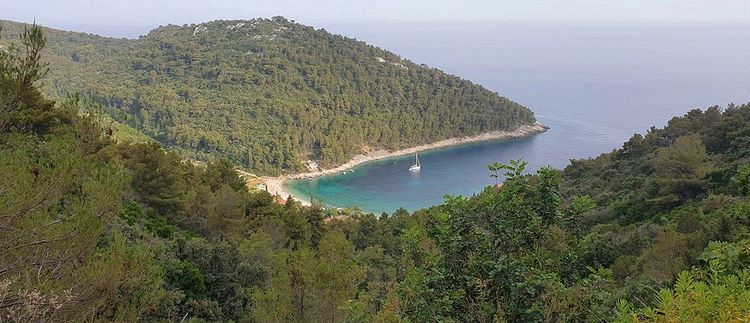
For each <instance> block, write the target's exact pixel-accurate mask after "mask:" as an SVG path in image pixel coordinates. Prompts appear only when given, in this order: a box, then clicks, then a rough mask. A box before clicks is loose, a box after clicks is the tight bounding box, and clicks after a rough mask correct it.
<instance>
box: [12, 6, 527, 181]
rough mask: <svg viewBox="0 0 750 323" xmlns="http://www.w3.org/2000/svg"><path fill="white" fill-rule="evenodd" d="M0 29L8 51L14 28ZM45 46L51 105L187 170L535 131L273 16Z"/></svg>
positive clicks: (410, 71)
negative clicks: (88, 116) (175, 155)
mask: <svg viewBox="0 0 750 323" xmlns="http://www.w3.org/2000/svg"><path fill="white" fill-rule="evenodd" d="M3 24H4V25H5V27H6V32H5V33H4V34H3V35H4V38H5V39H6V40H8V41H10V40H12V39H14V38H16V35H17V34H18V33H19V32H20V31H21V30H22V29H23V28H24V25H22V24H18V23H12V22H3ZM47 35H48V43H49V47H48V48H49V50H48V51H47V52H46V53H47V55H46V57H47V58H48V61H49V62H50V66H52V67H53V69H52V72H51V73H50V75H49V78H48V81H47V82H46V83H47V89H48V91H49V93H51V94H55V95H65V94H68V93H82V94H84V95H86V96H87V97H89V98H91V99H92V100H93V101H95V102H97V103H98V104H101V105H103V106H104V107H105V110H106V111H108V112H109V113H110V114H111V115H112V116H113V117H114V118H115V119H117V120H118V121H121V122H123V123H127V124H128V125H130V126H132V127H134V128H136V129H138V130H140V131H142V132H143V133H145V134H146V135H148V136H150V137H151V138H154V139H155V140H157V141H158V142H160V143H162V144H163V145H165V146H167V147H171V148H175V149H177V150H178V151H180V152H181V153H182V155H183V156H184V157H189V158H194V159H199V160H207V159H209V157H210V156H223V157H227V158H229V159H230V160H232V161H233V162H235V163H236V164H238V165H241V166H243V167H244V168H247V169H249V170H252V171H255V172H258V173H265V174H273V173H278V172H279V171H281V170H287V171H296V170H300V169H302V163H301V162H302V161H304V160H307V159H314V160H319V161H321V163H322V165H324V166H330V165H333V164H342V163H344V162H346V161H347V160H348V159H349V158H351V157H352V156H353V155H356V154H359V153H361V152H362V149H363V147H369V148H374V149H377V148H384V149H397V148H404V147H409V146H415V145H419V144H426V143H431V142H435V141H439V140H442V139H447V138H451V137H460V136H467V135H476V134H479V133H482V132H488V131H492V130H513V129H515V128H517V127H518V126H521V125H525V124H531V123H533V122H534V121H535V119H534V114H533V112H531V111H530V110H529V109H527V108H525V107H523V106H521V105H519V104H517V103H515V102H512V101H510V100H508V99H506V98H503V97H500V96H499V95H498V94H496V93H494V92H492V91H489V90H487V89H485V88H483V87H481V86H479V85H476V84H473V83H471V82H469V81H466V80H463V79H460V78H458V77H456V76H452V75H449V74H446V73H444V72H442V71H440V70H438V69H434V68H428V67H427V66H423V65H418V64H415V63H412V62H409V61H407V60H402V59H401V58H400V57H399V56H397V55H396V54H393V53H391V52H388V51H385V50H382V49H380V48H377V47H374V46H370V45H367V44H365V43H363V42H360V41H356V40H354V39H350V38H346V37H343V36H339V35H333V34H330V33H328V32H326V31H325V30H322V29H321V30H316V29H314V28H312V27H308V26H304V25H300V24H297V23H294V22H291V21H288V20H286V19H284V18H281V17H275V18H273V19H270V20H269V19H253V20H242V21H240V20H237V21H214V22H208V23H202V24H197V25H183V26H175V25H169V26H163V27H159V28H157V29H154V30H152V31H151V32H150V33H148V35H145V36H142V37H140V38H139V39H136V40H127V39H113V38H107V37H100V36H95V35H89V34H82V33H74V32H64V31H58V30H47ZM122 112H124V114H123V113H122Z"/></svg>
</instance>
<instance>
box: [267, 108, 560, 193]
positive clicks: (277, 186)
mask: <svg viewBox="0 0 750 323" xmlns="http://www.w3.org/2000/svg"><path fill="white" fill-rule="evenodd" d="M547 129H548V128H547V127H546V126H544V125H542V124H541V123H538V122H537V123H535V124H533V125H525V126H521V127H518V128H517V129H516V130H513V131H492V132H487V133H483V134H480V135H476V136H469V137H460V138H450V139H446V140H441V141H438V142H434V143H431V144H426V145H421V146H416V147H411V148H406V149H400V150H396V151H387V150H377V151H373V152H370V153H369V154H366V155H365V154H362V155H356V156H354V157H353V158H352V159H351V160H349V161H348V162H347V163H345V164H343V165H340V166H338V167H334V168H329V169H322V170H319V171H314V172H305V173H297V174H289V175H282V176H276V177H262V178H261V179H262V181H263V182H264V183H265V184H266V187H267V188H268V192H269V193H271V194H277V195H279V196H281V197H282V198H284V199H287V198H289V196H292V197H293V198H294V199H296V200H297V201H300V202H301V203H302V204H303V205H309V204H310V202H309V201H305V200H303V199H300V197H297V196H294V195H293V194H290V193H289V192H288V191H287V190H286V188H285V187H284V181H286V180H288V179H302V178H314V177H318V176H325V175H331V174H337V173H340V172H343V171H347V170H349V169H351V168H353V167H356V166H359V165H361V164H364V163H367V162H371V161H375V160H380V159H386V158H391V157H397V156H403V155H410V154H414V153H417V152H421V151H425V150H433V149H438V148H444V147H450V146H456V145H461V144H467V143H474V142H482V141H489V140H499V139H513V138H521V137H527V136H531V135H535V134H538V133H542V132H545V131H547Z"/></svg>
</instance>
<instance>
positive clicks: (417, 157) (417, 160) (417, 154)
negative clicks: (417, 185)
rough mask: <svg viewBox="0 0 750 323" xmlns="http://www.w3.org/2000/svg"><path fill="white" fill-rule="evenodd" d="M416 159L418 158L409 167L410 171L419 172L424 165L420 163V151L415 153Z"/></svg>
mask: <svg viewBox="0 0 750 323" xmlns="http://www.w3.org/2000/svg"><path fill="white" fill-rule="evenodd" d="M414 159H415V160H416V163H415V164H414V165H411V167H409V171H411V172H418V171H420V170H421V169H422V165H421V164H420V163H419V153H416V154H414Z"/></svg>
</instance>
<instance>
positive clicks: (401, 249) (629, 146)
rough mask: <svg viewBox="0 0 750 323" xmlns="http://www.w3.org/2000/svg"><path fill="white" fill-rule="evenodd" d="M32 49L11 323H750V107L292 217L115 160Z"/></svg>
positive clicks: (4, 101) (6, 251)
mask: <svg viewBox="0 0 750 323" xmlns="http://www.w3.org/2000/svg"><path fill="white" fill-rule="evenodd" d="M21 39H22V42H21V46H19V47H8V48H6V49H5V50H4V51H0V112H2V113H0V174H2V175H3V176H0V246H1V248H0V320H3V321H15V322H38V321H41V322H44V321H55V322H57V321H59V322H70V321H96V322H99V321H106V322H112V321H126V322H136V321H149V322H152V321H153V322H176V321H186V322H215V321H233V322H344V321H345V322H372V321H375V322H403V321H406V322H434V321H443V322H503V321H510V322H543V321H544V322H568V321H570V322H580V321H616V322H678V321H689V322H741V321H744V320H746V319H747V318H748V317H750V271H748V268H750V230H749V229H750V196H749V195H750V140H748V138H750V105H741V106H729V107H727V108H725V109H721V108H718V107H711V108H708V109H706V110H705V111H701V110H693V111H690V112H689V113H687V114H686V115H685V116H682V117H677V118H674V119H673V120H671V121H670V122H669V124H668V125H667V126H666V127H665V128H663V129H656V128H652V129H650V130H649V131H648V133H647V134H646V135H635V136H633V138H631V139H630V140H629V141H628V142H626V143H624V145H623V147H622V148H620V149H618V150H616V151H613V152H611V153H606V154H603V155H601V156H599V157H597V158H593V159H587V160H576V161H572V163H571V165H570V166H568V167H566V168H565V169H564V170H562V171H560V170H555V169H552V168H542V169H540V170H538V171H537V172H536V173H535V174H529V173H528V172H527V171H525V165H526V164H525V163H524V162H522V161H510V162H509V163H507V164H503V163H496V164H492V165H490V169H491V170H492V172H488V176H494V175H496V174H499V173H503V172H504V173H505V174H504V176H505V182H504V183H503V185H502V186H490V187H487V188H485V189H484V190H483V191H482V192H478V193H477V194H475V195H473V196H471V197H462V196H447V197H446V200H445V202H444V203H443V204H441V205H436V206H434V207H431V208H428V209H424V210H420V211H417V212H414V213H412V214H410V213H408V212H407V211H405V210H403V209H401V210H396V211H395V212H394V213H392V214H382V215H380V216H376V215H373V214H363V213H361V212H358V211H356V210H343V211H339V210H326V209H322V208H320V207H319V206H313V207H304V206H301V205H300V204H299V203H297V202H295V201H287V202H286V203H285V204H283V205H282V204H279V203H275V202H274V198H273V197H272V196H271V195H269V194H268V193H266V192H264V191H254V190H252V191H250V190H248V189H247V188H246V187H245V182H244V181H243V180H242V179H241V178H240V177H239V176H238V174H237V172H236V171H235V169H234V165H233V164H232V162H230V161H229V160H226V159H223V160H222V159H218V160H215V161H213V162H210V163H208V164H207V165H206V166H205V167H196V166H195V165H193V164H191V163H186V162H184V161H183V160H182V159H181V158H180V157H179V156H178V154H177V153H175V152H172V151H166V150H164V149H163V148H162V147H161V146H160V145H159V144H158V143H153V142H152V143H132V144H128V143H122V142H118V141H115V140H113V139H112V135H113V134H112V132H111V131H109V130H110V129H109V128H103V127H102V126H101V125H102V123H101V121H100V120H98V116H97V115H96V114H94V113H93V112H87V113H82V112H86V111H92V110H91V109H90V107H89V106H88V105H89V104H91V102H88V101H85V100H82V99H81V98H80V97H77V96H70V97H66V98H65V99H63V100H59V101H57V102H55V101H52V100H50V99H48V98H47V97H45V96H44V95H43V94H42V91H41V90H40V88H39V85H40V81H41V80H43V79H44V78H43V77H44V75H45V73H46V70H47V65H46V64H45V63H43V62H42V61H40V55H39V54H40V53H41V49H42V48H43V46H44V44H45V37H44V35H43V34H42V32H41V29H39V28H31V29H29V30H26V31H24V32H23V34H22V35H21ZM51 73H55V72H54V71H51ZM500 175H502V174H500Z"/></svg>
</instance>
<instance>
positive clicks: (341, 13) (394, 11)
mask: <svg viewBox="0 0 750 323" xmlns="http://www.w3.org/2000/svg"><path fill="white" fill-rule="evenodd" d="M276 15H282V16H285V17H287V18H289V19H294V20H297V21H298V22H301V23H304V24H310V25H316V26H321V25H322V26H325V25H326V24H342V23H344V24H348V23H372V22H434V21H442V22H467V21H471V22H474V21H481V22H506V21H530V22H549V23H558V22H563V23H579V24H610V23H611V24H620V25H622V24H654V23H687V24H692V23H695V24H703V23H750V0H464V1H446V0H370V1H361V0H320V1H316V0H245V1H237V0H235V1H232V0H218V1H208V0H171V1H166V0H127V1H123V0H64V1H63V0H0V18H1V19H9V20H15V21H32V20H34V19H36V21H37V22H38V23H40V24H43V25H47V26H53V27H61V28H69V29H77V30H84V31H90V32H97V31H98V30H97V29H101V30H100V32H102V33H107V31H108V30H109V31H111V32H114V33H117V30H118V28H123V29H128V28H130V29H132V28H136V29H139V30H141V29H142V30H148V29H150V28H152V27H155V26H158V25H166V24H169V23H174V24H183V23H193V22H203V21H209V20H216V19H249V18H255V17H271V16H276ZM111 32H110V33H111Z"/></svg>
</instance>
